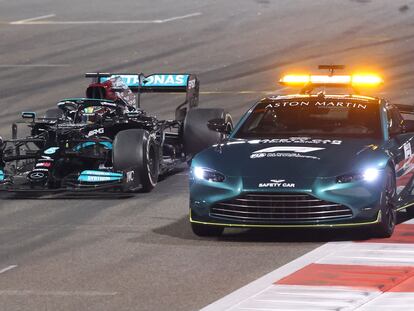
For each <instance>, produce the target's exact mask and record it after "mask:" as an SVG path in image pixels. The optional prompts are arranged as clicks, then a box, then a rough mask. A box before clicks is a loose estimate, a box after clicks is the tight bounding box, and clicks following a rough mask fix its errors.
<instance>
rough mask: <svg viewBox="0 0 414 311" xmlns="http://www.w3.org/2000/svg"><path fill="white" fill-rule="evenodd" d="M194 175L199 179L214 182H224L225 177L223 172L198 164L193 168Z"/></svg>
mask: <svg viewBox="0 0 414 311" xmlns="http://www.w3.org/2000/svg"><path fill="white" fill-rule="evenodd" d="M192 175H193V177H194V178H195V179H198V180H207V181H214V182H223V181H224V179H225V177H224V175H223V174H221V173H219V172H217V171H215V170H213V169H210V168H205V167H199V166H196V167H194V168H193V169H192Z"/></svg>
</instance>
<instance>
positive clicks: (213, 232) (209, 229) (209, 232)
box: [191, 222, 224, 237]
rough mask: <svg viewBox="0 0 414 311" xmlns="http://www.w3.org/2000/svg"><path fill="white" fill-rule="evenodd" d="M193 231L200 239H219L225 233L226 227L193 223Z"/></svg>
mask: <svg viewBox="0 0 414 311" xmlns="http://www.w3.org/2000/svg"><path fill="white" fill-rule="evenodd" d="M191 229H192V230H193V233H194V234H195V235H197V236H200V237H208V236H210V237H214V236H215V237H218V236H220V235H222V233H223V231H224V227H221V226H213V225H203V224H197V223H194V222H192V223H191Z"/></svg>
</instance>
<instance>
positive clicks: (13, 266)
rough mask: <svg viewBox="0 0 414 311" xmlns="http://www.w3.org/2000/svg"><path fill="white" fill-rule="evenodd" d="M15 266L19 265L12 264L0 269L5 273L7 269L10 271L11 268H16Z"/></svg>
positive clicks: (0, 272)
mask: <svg viewBox="0 0 414 311" xmlns="http://www.w3.org/2000/svg"><path fill="white" fill-rule="evenodd" d="M14 268H17V265H11V266H8V267H6V268H4V269H1V270H0V274H2V273H4V272H7V271H10V270H12V269H14Z"/></svg>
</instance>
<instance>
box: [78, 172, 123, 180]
mask: <svg viewBox="0 0 414 311" xmlns="http://www.w3.org/2000/svg"><path fill="white" fill-rule="evenodd" d="M122 177H123V175H122V174H121V173H114V172H104V171H93V170H86V171H83V172H82V173H81V174H80V175H79V177H78V181H83V182H103V181H117V180H120V179H122Z"/></svg>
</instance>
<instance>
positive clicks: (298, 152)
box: [250, 146, 325, 160]
mask: <svg viewBox="0 0 414 311" xmlns="http://www.w3.org/2000/svg"><path fill="white" fill-rule="evenodd" d="M324 149H325V148H317V147H299V146H290V147H288V146H275V147H269V148H264V149H260V150H256V151H254V152H253V153H252V154H251V155H250V159H261V158H304V159H312V160H320V158H319V157H316V156H312V155H307V154H306V153H309V152H314V151H320V150H324Z"/></svg>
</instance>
